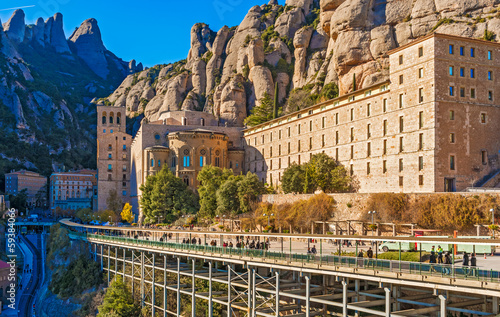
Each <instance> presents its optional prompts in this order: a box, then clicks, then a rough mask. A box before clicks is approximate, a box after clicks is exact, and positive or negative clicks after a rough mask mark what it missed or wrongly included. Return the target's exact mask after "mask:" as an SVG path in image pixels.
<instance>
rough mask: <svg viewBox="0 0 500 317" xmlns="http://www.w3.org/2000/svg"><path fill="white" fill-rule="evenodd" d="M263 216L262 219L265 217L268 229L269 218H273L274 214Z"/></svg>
mask: <svg viewBox="0 0 500 317" xmlns="http://www.w3.org/2000/svg"><path fill="white" fill-rule="evenodd" d="M263 216H264V217H267V226H268V227H269V226H270V222H269V219H270V218H271V217H273V216H274V214H273V213H272V214H270V215H268V214H263Z"/></svg>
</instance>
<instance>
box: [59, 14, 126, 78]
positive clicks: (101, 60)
mask: <svg viewBox="0 0 500 317" xmlns="http://www.w3.org/2000/svg"><path fill="white" fill-rule="evenodd" d="M69 41H70V42H72V43H74V47H75V50H76V54H77V55H78V56H79V57H81V58H82V59H83V60H84V61H85V63H87V65H88V66H89V67H90V69H92V70H93V71H94V73H96V74H97V75H99V76H100V77H102V78H106V77H107V76H108V74H109V69H108V62H107V60H106V56H105V51H106V48H105V47H104V43H103V42H102V37H101V30H100V29H99V26H98V25H97V20H96V19H88V20H85V21H83V23H82V24H81V25H80V27H79V28H78V29H77V30H76V31H75V32H74V33H73V35H72V36H71V37H70V38H69ZM134 66H135V63H134Z"/></svg>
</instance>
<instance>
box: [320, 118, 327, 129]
mask: <svg viewBox="0 0 500 317" xmlns="http://www.w3.org/2000/svg"><path fill="white" fill-rule="evenodd" d="M325 127H326V117H323V118H321V128H322V129H324V128H325Z"/></svg>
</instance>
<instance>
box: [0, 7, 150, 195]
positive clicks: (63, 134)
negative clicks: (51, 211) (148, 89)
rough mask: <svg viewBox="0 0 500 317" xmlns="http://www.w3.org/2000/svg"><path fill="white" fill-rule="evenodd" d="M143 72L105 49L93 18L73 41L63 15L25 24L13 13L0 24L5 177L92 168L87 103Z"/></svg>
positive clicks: (0, 145) (1, 168) (0, 154)
mask: <svg viewBox="0 0 500 317" xmlns="http://www.w3.org/2000/svg"><path fill="white" fill-rule="evenodd" d="M138 70H139V71H141V70H142V64H139V65H136V62H135V61H131V62H125V61H123V60H121V59H119V58H118V57H116V56H115V55H114V54H113V53H111V52H109V51H108V50H106V48H105V47H104V44H103V43H102V40H101V33H100V30H99V28H98V26H97V21H95V20H94V19H89V20H86V21H84V22H83V23H82V25H81V26H80V28H78V29H77V30H76V31H75V32H74V34H73V35H72V37H71V39H70V41H68V40H67V39H66V37H65V34H64V31H63V16H62V15H61V14H60V13H57V14H55V15H54V16H53V17H50V18H48V19H47V20H46V21H45V22H44V20H43V19H42V18H39V19H38V20H37V21H36V24H35V25H26V24H25V14H24V12H23V11H22V10H16V11H15V12H14V14H13V15H12V17H11V18H10V19H9V20H8V21H7V22H6V23H4V24H3V25H2V24H1V23H0V134H1V135H2V142H0V175H2V174H3V173H4V172H7V171H9V170H10V169H14V168H21V167H22V168H31V169H38V171H40V172H42V173H44V174H50V172H51V171H52V165H53V164H61V163H62V164H65V165H66V167H67V168H72V167H76V168H78V167H94V166H93V165H92V161H93V160H94V159H95V154H94V153H95V132H94V129H95V128H94V127H93V126H94V124H95V117H94V116H95V115H94V114H95V110H94V106H93V105H90V104H89V102H90V101H91V100H92V99H93V98H94V97H96V96H105V95H109V93H110V87H111V91H112V90H113V89H114V87H117V86H118V84H119V83H120V82H122V81H123V79H124V78H125V77H126V76H127V75H129V74H131V73H134V72H136V71H138ZM145 96H148V95H147V94H145ZM77 153H78V154H77ZM70 157H71V159H69V158H70ZM0 179H2V177H1V176H0ZM2 183H3V181H0V190H1V187H2Z"/></svg>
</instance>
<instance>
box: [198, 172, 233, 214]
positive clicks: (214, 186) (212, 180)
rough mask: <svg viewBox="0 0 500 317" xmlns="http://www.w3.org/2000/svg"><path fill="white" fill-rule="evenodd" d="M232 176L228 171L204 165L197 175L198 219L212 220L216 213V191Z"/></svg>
mask: <svg viewBox="0 0 500 317" xmlns="http://www.w3.org/2000/svg"><path fill="white" fill-rule="evenodd" d="M232 175H233V171H232V170H230V169H221V168H219V167H215V166H211V165H205V166H204V167H203V168H202V170H201V171H200V173H198V181H199V182H200V186H199V187H198V194H199V196H200V211H199V212H198V216H199V217H200V218H213V217H214V216H215V215H216V212H217V190H219V188H220V186H221V185H222V184H223V183H224V182H225V181H227V180H228V179H229V177H230V176H232Z"/></svg>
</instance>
